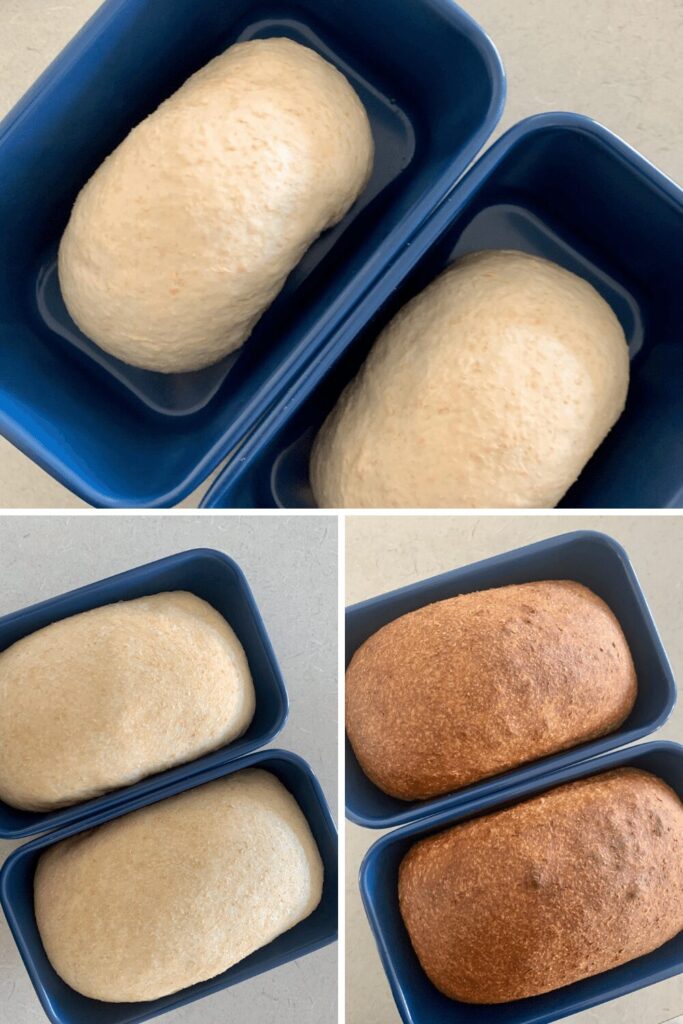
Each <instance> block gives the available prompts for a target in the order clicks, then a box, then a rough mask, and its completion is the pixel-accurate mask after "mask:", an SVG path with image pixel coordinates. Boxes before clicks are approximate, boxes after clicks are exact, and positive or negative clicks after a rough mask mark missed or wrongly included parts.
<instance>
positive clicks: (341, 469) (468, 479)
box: [311, 251, 629, 508]
mask: <svg viewBox="0 0 683 1024" xmlns="http://www.w3.org/2000/svg"><path fill="white" fill-rule="evenodd" d="M628 378H629V359H628V348H627V345H626V340H625V338H624V332H623V330H622V328H621V326H620V324H619V321H618V320H617V318H616V316H615V314H614V313H613V311H612V309H611V308H610V306H609V305H608V304H607V303H606V302H605V301H604V299H602V297H601V296H600V295H598V293H597V292H596V291H595V289H594V288H593V287H592V285H590V284H588V282H587V281H584V280H583V279H582V278H580V277H577V276H575V275H574V274H571V273H570V272H569V271H567V270H564V269H563V268H561V267H559V266H557V265H556V264H554V263H550V262H548V261H547V260H542V259H539V258H537V257H534V256H529V255H526V254H524V253H521V252H504V251H500V252H481V253H476V254H473V255H470V256H466V257H464V258H463V259H460V260H458V261H457V262H455V263H454V264H453V265H452V266H450V267H449V268H448V269H447V270H446V271H445V272H444V273H443V274H441V275H440V276H439V277H438V278H436V280H435V281H433V282H432V284H430V285H429V287H427V288H426V289H425V290H424V291H423V292H422V293H421V294H420V295H418V296H417V297H416V298H414V299H413V300H412V301H411V302H409V303H408V304H407V305H406V306H405V307H404V308H403V309H402V310H401V311H400V312H399V313H398V314H397V316H395V317H394V319H393V320H392V321H391V323H390V324H389V325H388V326H387V327H386V328H385V330H384V331H383V332H382V334H381V335H380V337H379V338H378V340H377V342H376V343H375V345H374V347H373V349H372V351H371V352H370V355H369V356H368V358H367V360H366V362H365V364H364V366H363V367H362V369H361V371H360V373H359V374H358V376H357V377H356V378H355V380H353V381H352V382H351V383H350V384H349V386H348V387H347V388H346V390H345V391H344V393H343V394H342V396H341V398H340V399H339V402H338V403H337V406H336V407H335V409H334V410H333V411H332V413H331V414H330V416H328V418H327V420H326V422H325V424H324V425H323V428H322V430H321V431H320V433H319V435H318V437H317V439H316V441H315V445H314V448H313V453H312V458H311V484H312V487H313V491H314V494H315V497H316V500H317V502H318V504H319V505H320V506H321V507H330V508H336V507H341V508H354V507H359V508H382V507H397V508H410V507H421V508H431V507H434V508H489V507H491V508H551V507H553V506H555V505H556V504H557V503H558V501H559V500H560V499H561V498H562V496H563V495H564V493H565V492H566V491H567V489H568V488H569V487H570V486H571V484H572V483H573V482H574V481H575V480H576V478H577V477H578V475H579V473H580V472H581V470H582V469H583V467H584V466H585V464H586V463H587V462H588V460H589V459H590V457H591V455H592V454H593V452H594V451H595V449H596V448H597V447H598V445H599V444H600V443H601V442H602V440H603V439H604V438H605V436H606V434H607V433H608V432H609V430H610V428H611V427H612V426H613V424H614V423H615V421H616V420H617V418H618V417H619V415H620V414H621V412H622V410H623V408H624V403H625V401H626V392H627V389H628Z"/></svg>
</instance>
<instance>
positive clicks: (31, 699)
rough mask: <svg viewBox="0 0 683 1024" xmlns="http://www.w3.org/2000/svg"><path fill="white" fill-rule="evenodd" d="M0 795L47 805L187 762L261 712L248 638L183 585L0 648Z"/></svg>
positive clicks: (17, 802)
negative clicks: (246, 647) (248, 655)
mask: <svg viewBox="0 0 683 1024" xmlns="http://www.w3.org/2000/svg"><path fill="white" fill-rule="evenodd" d="M0 692H1V693H2V700H1V701H0V798H1V799H2V800H4V801H6V802H7V803H8V804H11V805H12V806H13V807H22V808H25V809H27V810H32V811H48V810H51V809H53V808H55V807H63V806H66V805H68V804H73V803H76V802H77V801H80V800H86V799H88V798H90V797H94V796H98V795H99V794H101V793H105V792H107V791H108V790H111V789H116V788H117V787H119V786H126V785H129V784H130V783H132V782H137V781H138V780H139V779H142V778H144V776H146V775H151V774H152V773H154V772H159V771H163V769H165V768H170V767H171V766H172V765H176V764H181V763H182V762H183V761H190V760H192V759H193V758H195V757H199V756H200V755H202V754H206V753H208V752H209V751H211V750H216V749H217V748H218V747H221V746H223V745H224V744H225V743H229V742H230V741H231V740H234V739H236V738H237V737H238V736H240V735H241V734H242V733H243V732H245V730H246V729H247V727H248V725H249V723H250V722H251V719H252V717H253V715H254V702H255V701H254V685H253V682H252V679H251V673H250V671H249V665H248V664H247V659H246V655H245V653H244V650H243V649H242V645H241V644H240V642H239V640H238V639H237V637H236V636H235V634H234V632H233V630H232V629H231V627H230V626H229V625H228V623H227V622H226V621H225V619H224V618H223V616H222V615H220V614H219V613H218V612H217V611H216V610H215V609H214V608H212V607H211V605H210V604H207V602H206V601H203V600H202V599H201V598H199V597H196V596H195V595H194V594H188V593H184V592H182V591H177V592H171V593H163V594H155V595H154V596H152V597H141V598H138V599H136V600H133V601H121V602H119V603H118V604H110V605H104V606H103V607H101V608H94V609H93V610H92V611H88V612H82V613H81V614H80V615H74V616H72V617H71V618H68V619H62V620H61V622H55V623H53V624H52V625H50V626H46V627H45V628H44V629H39V630H37V631H36V632H35V633H31V634H30V635H29V636H26V637H24V638H23V639H22V640H19V641H17V643H15V644H12V646H11V647H8V648H7V650H5V651H3V652H2V654H0Z"/></svg>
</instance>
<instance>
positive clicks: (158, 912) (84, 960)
mask: <svg viewBox="0 0 683 1024" xmlns="http://www.w3.org/2000/svg"><path fill="white" fill-rule="evenodd" d="M322 884H323V866H322V862H321V859H320V854H319V852H318V848H317V846H316V844H315V840H314V838H313V836H312V834H311V830H310V828H309V825H308V822H307V821H306V819H305V817H304V816H303V814H302V812H301V810H300V809H299V806H298V804H297V803H296V801H295V800H294V798H293V797H292V796H291V795H290V793H288V791H287V790H286V789H285V787H284V786H283V785H282V783H281V782H280V781H279V780H278V779H277V778H275V776H274V775H271V774H270V773H269V772H265V771H262V770H259V769H246V770H244V771H241V772H237V773H236V774H234V775H230V776H228V777H227V778H223V779H218V780H217V781H215V782H209V783H207V784H206V785H204V786H199V787H198V788H196V789H192V790H189V791H187V792H185V793H181V794H179V795H178V796H173V797H169V798H168V799H166V800H162V801H161V802H159V803H156V804H152V805H150V806H148V807H143V808H142V809H141V810H139V811H133V812H132V813H131V814H126V815H124V816H123V817H121V818H118V819H116V820H114V821H110V822H107V823H106V824H105V825H101V826H99V827H98V828H95V829H93V830H92V831H91V832H86V833H82V834H80V835H76V836H74V837H73V838H72V839H65V840H63V841H62V842H60V843H57V844H56V845H55V846H52V847H50V848H49V849H48V850H47V852H46V853H44V854H43V855H42V856H41V858H40V860H39V862H38V867H37V869H36V875H35V883H34V887H35V911H36V921H37V923H38V930H39V932H40V937H41V939H42V941H43V945H44V947H45V952H46V953H47V956H48V958H49V960H50V963H51V964H52V966H53V967H54V969H55V970H56V972H57V973H58V974H59V976H60V977H61V978H63V979H64V981H65V982H66V983H67V984H68V985H71V987H72V988H74V989H76V991H77V992H81V993H82V994H83V995H85V996H89V997H90V998H91V999H102V1000H105V1001H107V1002H116V1003H118V1002H129V1001H136V1000H148V999H157V998H159V997H160V996H164V995H168V994H169V993H171V992H177V991H178V990H179V989H182V988H186V987H187V986H188V985H195V984H196V983H197V982H199V981H204V980H206V979H207V978H213V977H215V976H216V975H217V974H221V973H222V972H223V971H225V970H227V968H228V967H230V966H232V964H235V963H237V962H238V961H239V960H242V959H244V957H245V956H248V955H249V954H250V953H252V952H253V951H254V950H255V949H259V947H261V946H265V945H266V943H268V942H271V941H272V940H273V939H274V938H275V937H276V936H278V935H281V934H282V932H285V931H288V929H290V928H293V927H294V925H295V924H297V923H298V922H299V921H301V920H303V919H304V918H305V917H308V915H309V914H311V913H312V912H313V911H314V910H315V908H316V907H317V905H318V903H319V902H320V898H321V895H322Z"/></svg>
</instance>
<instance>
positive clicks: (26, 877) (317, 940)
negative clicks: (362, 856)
mask: <svg viewBox="0 0 683 1024" xmlns="http://www.w3.org/2000/svg"><path fill="white" fill-rule="evenodd" d="M255 765H256V766H258V767H259V768H264V769H265V770H266V771H269V772H272V773H273V775H276V776H277V777H278V778H279V779H280V781H281V782H282V783H283V785H284V786H286V787H287V789H288V790H289V791H290V793H291V794H292V796H294V798H295V799H296V801H297V803H298V804H299V807H300V808H301V810H302V811H303V813H304V815H305V817H306V819H307V821H308V823H309V825H310V827H311V831H312V832H313V836H314V838H315V841H316V843H317V844H318V849H319V851H320V856H321V857H322V861H323V865H324V869H325V880H324V884H323V895H322V900H321V902H320V904H319V905H318V907H317V909H316V910H314V912H313V913H312V914H311V915H310V917H307V918H306V919H305V920H304V921H301V922H300V923H299V924H297V925H296V926H295V927H294V928H292V929H291V930H290V931H288V932H285V933H284V934H283V935H280V936H279V937H278V938H277V939H275V940H274V941H273V942H271V943H269V944H268V945H267V946H263V947H262V948H261V949H258V950H256V952H255V953H252V954H251V956H248V957H246V959H244V960H242V961H241V962H240V963H238V964H235V965H234V967H231V968H229V970H227V971H225V972H224V973H223V974H219V975H218V977H216V978H211V979H210V980H209V981H203V982H200V983H199V984H197V985H193V986H192V987H191V988H186V989H182V990H181V991H180V992H175V993H174V994H172V995H169V996H165V997H164V998H162V999H154V1000H152V1001H151V1002H142V1003H104V1002H100V1001H99V1000H94V999H88V998H86V997H85V996H82V995H79V993H78V992H75V991H74V990H73V989H72V988H70V987H69V986H68V985H67V984H65V982H63V981H62V980H61V978H59V976H58V975H57V974H56V973H55V971H54V970H53V969H52V967H51V965H50V963H49V961H48V959H47V957H46V955H45V951H44V949H43V946H42V943H41V941H40V936H39V934H38V928H37V926H36V920H35V914H34V909H33V876H34V873H35V868H36V863H37V861H38V858H39V857H40V854H41V853H42V851H43V850H44V849H46V847H48V846H52V845H53V844H54V843H56V842H59V840H60V839H65V838H66V837H67V836H71V835H74V834H75V833H77V832H82V831H84V830H85V829H90V828H93V827H94V826H95V825H101V824H102V823H103V822H105V821H110V820H111V819H112V818H118V817H121V815H123V814H127V813H128V812H129V811H134V810H136V809H137V808H138V807H145V806H146V805H147V804H151V803H156V802H157V801H159V800H163V799H164V798H165V797H168V796H173V795H174V794H175V793H181V792H183V791H184V790H186V789H193V788H194V787H195V786H200V785H202V783H204V782H210V781H211V780H212V779H217V778H219V777H222V776H224V775H231V774H232V773H233V772H237V771H240V770H241V769H242V768H250V767H252V766H255ZM0 899H1V900H2V906H3V909H4V911H5V915H6V917H7V921H8V923H9V926H10V928H11V930H12V934H13V935H14V939H15V941H16V943H17V946H18V947H19V952H20V953H21V957H22V959H23V961H24V964H25V965H26V970H27V971H28V973H29V976H30V978H31V981H32V983H33V986H34V988H35V990H36V992H37V994H38V998H39V999H40V1002H41V1003H42V1006H43V1009H44V1010H45V1012H46V1013H47V1015H48V1017H49V1018H50V1020H51V1021H53V1024H137V1022H138V1021H144V1020H150V1019H151V1018H152V1017H156V1016H158V1015H159V1014H161V1013H167V1012H168V1011H169V1010H174V1009H177V1008H178V1007H180V1006H185V1005H186V1004H187V1003H191V1002H194V1001H195V1000H196V999H201V998H202V997H203V996H208V995H211V994H212V993H214V992H219V991H220V990H221V989H224V988H229V987H230V986H231V985H236V984H237V983H238V982H240V981H246V980H247V979H248V978H253V977H254V976H255V975H257V974H261V973H263V971H269V970H271V969H272V968H273V967H279V966H280V964H285V963H288V962H289V961H290V960H295V959H297V958H298V957H301V956H305V955H306V954H307V953H312V952H313V951H314V950H316V949H320V948H321V947H322V946H326V945H328V944H329V943H330V942H334V941H335V940H336V938H337V832H336V829H335V826H334V822H333V820H332V816H331V814H330V810H329V807H328V806H327V802H326V800H325V797H324V795H323V792H322V789H321V788H320V784H319V782H318V781H317V779H316V778H315V776H314V774H313V772H312V771H311V768H310V767H309V765H308V764H306V762H305V761H304V760H303V759H302V758H300V757H299V756H298V755H296V754H292V753H290V752H289V751H286V750H265V751H260V752H259V753H256V754H250V755H249V756H247V757H242V758H240V759H239V760H238V761H234V762H232V764H229V765H226V764H222V765H218V766H214V767H213V768H211V769H209V770H207V771H204V772H201V773H200V774H199V775H194V776H193V777H192V778H189V779H188V778H184V779H179V780H176V781H175V783H173V784H172V785H168V786H166V787H165V788H164V789H163V790H162V791H161V792H156V793H153V794H152V793H146V794H145V795H144V796H138V797H137V798H136V799H134V800H133V799H131V800H129V801H128V802H127V803H126V805H125V806H124V807H121V806H119V807H117V808H115V809H112V808H109V809H108V810H106V811H102V812H101V813H99V814H97V815H95V816H94V817H92V818H91V819H90V820H88V821H87V822H81V823H80V824H71V825H69V826H68V827H67V828H63V829H60V830H59V831H58V832H53V833H51V834H50V835H47V836H41V837H40V838H39V839H34V840H33V842H31V843H27V844H26V846H21V847H19V849H18V850H15V851H14V853H13V854H12V855H11V856H10V857H9V859H8V860H7V862H6V863H5V865H4V867H3V869H2V874H1V875H0Z"/></svg>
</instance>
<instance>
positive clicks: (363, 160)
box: [59, 39, 373, 373]
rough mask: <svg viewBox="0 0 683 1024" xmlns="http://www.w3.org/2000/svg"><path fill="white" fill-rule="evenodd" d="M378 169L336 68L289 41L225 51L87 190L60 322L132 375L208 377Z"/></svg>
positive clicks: (64, 281) (77, 218) (66, 272)
mask: <svg viewBox="0 0 683 1024" xmlns="http://www.w3.org/2000/svg"><path fill="white" fill-rule="evenodd" d="M372 160H373V141H372V133H371V130H370V125H369V121H368V117H367V114H366V112H365V109H364V107H363V105H362V103H361V102H360V100H359V99H358V97H357V95H356V93H355V92H354V90H353V89H352V88H351V86H350V85H349V83H348V82H347V80H346V79H345V78H344V76H343V75H342V74H341V73H340V72H339V71H337V69H336V68H335V67H333V66H332V65H331V64H329V63H328V62H327V61H326V60H323V58H322V57H320V56H318V54H317V53H315V52H314V51H313V50H310V49H308V48H307V47H305V46H301V45H299V44H298V43H294V42H292V41H290V40H289V39H257V40H253V41H251V42H247V43H239V44H237V45H235V46H232V47H230V48H229V49H228V50H226V51H225V53H223V54H221V55H220V56H218V57H216V58H215V59H214V60H212V61H211V62H210V63H209V64H207V65H206V67H204V68H202V69H201V70H200V71H198V72H197V73H196V74H194V75H193V76H192V77H191V78H190V79H188V81H187V82H185V84H184V85H183V86H182V87H181V88H180V89H179V90H178V91H177V92H176V93H174V94H173V96H171V97H170V99H168V100H166V101H165V102H164V103H162V104H161V106H160V107H159V108H158V110H156V111H155V112H154V113H153V114H151V115H150V116H149V117H148V118H146V120H144V121H143V122H142V123H141V124H139V125H138V126H137V127H136V128H134V129H133V131H132V132H131V133H130V135H128V137H127V138H126V139H124V141H123V142H122V143H121V145H120V146H118V148H117V149H115V150H114V152H113V153H112V154H111V155H110V156H109V157H108V158H107V159H106V160H105V161H104V163H103V164H102V166H101V167H100V168H99V169H98V170H97V171H96V172H95V174H94V175H93V176H92V178H91V179H90V181H89V182H88V183H87V184H86V186H85V187H84V188H83V190H82V191H81V193H80V195H79V196H78V199H77V200H76V204H75V206H74V208H73V212H72V214H71V219H70V221H69V224H68V226H67V229H66V231H65V233H64V236H63V238H62V242H61V246H60V250H59V280H60V284H61V289H62V294H63V297H64V301H65V303H66V306H67V308H68V310H69V313H70V314H71V316H72V317H73V319H74V320H75V322H76V323H77V324H78V326H79V327H80V328H81V330H82V331H83V332H84V334H86V335H88V337H89V338H91V339H92V340H93V341H95V342H96V343H97V344H98V345H100V346H101V348H103V349H105V350H106V351H107V352H110V353H111V354H112V355H114V356H116V357H118V358H119V359H122V360H124V361H125V362H127V363H132V364H133V365H134V366H142V367H146V368H148V369H151V370H158V371H161V372H163V373H174V372H181V371H185V370H196V369H198V368H200V367H202V366H206V365H208V364H209V363H213V362H215V361H216V360H218V359H220V358H221V357H222V356H224V355H225V354H226V353H228V352H231V351H232V350H233V349H236V348H239V346H240V345H242V343H243V342H244V341H245V339H246V338H247V337H248V335H249V334H250V333H251V330H252V328H253V327H254V324H255V323H256V321H257V320H258V319H259V317H260V316H261V315H262V313H263V312H264V310H265V309H266V308H267V306H269V305H270V303H271V302H272V301H273V299H274V298H275V296H276V295H277V293H278V292H279V291H280V289H281V287H282V285H283V284H284V281H285V278H286V277H287V275H288V274H289V272H290V271H291V270H292V268H293V267H294V266H295V265H296V264H297V263H298V262H299V260H300V259H301V257H302V256H303V254H304V252H305V251H306V249H307V248H308V247H309V246H310V244H311V243H312V242H313V241H314V239H315V238H316V237H317V236H318V235H319V234H320V233H321V231H324V230H325V229H326V228H328V227H330V226H331V225H333V224H336V223H337V222H338V221H339V220H341V218H342V217H343V216H344V214H345V213H346V212H347V210H348V209H349V207H350V206H351V205H352V204H353V202H354V201H355V199H356V198H357V197H358V195H359V194H360V192H361V191H362V190H363V188H364V187H365V185H366V183H367V181H368V178H369V176H370V171H371V167H372Z"/></svg>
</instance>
